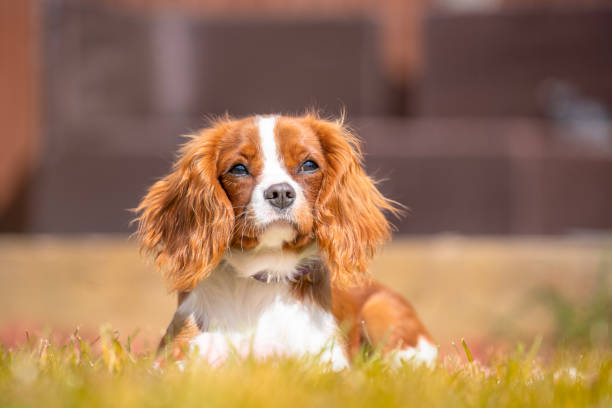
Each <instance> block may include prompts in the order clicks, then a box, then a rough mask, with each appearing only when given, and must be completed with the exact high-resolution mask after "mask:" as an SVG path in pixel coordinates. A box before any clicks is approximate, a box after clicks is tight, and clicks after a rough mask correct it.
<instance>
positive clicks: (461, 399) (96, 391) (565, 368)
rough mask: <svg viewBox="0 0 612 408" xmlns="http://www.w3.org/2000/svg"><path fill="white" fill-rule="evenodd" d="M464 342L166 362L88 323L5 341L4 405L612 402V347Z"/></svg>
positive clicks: (0, 386) (1, 356)
mask: <svg viewBox="0 0 612 408" xmlns="http://www.w3.org/2000/svg"><path fill="white" fill-rule="evenodd" d="M462 346H463V347H462V348H461V349H460V348H457V350H458V353H459V352H461V355H459V354H456V355H451V356H447V357H446V358H444V359H443V360H442V361H441V362H440V363H439V364H438V366H437V367H434V368H427V367H423V366H422V367H413V366H410V365H406V366H403V367H401V368H399V369H390V368H389V366H388V365H387V364H385V361H384V360H383V359H381V358H380V357H376V356H375V357H372V358H370V359H368V360H360V361H357V362H356V363H355V365H354V366H353V367H352V368H351V369H348V370H344V371H342V372H338V373H335V372H331V371H329V370H327V369H326V368H325V367H321V366H320V365H318V364H316V363H314V362H313V361H312V360H311V359H289V358H275V359H270V360H268V361H265V362H256V361H254V360H248V361H236V360H232V361H229V362H228V363H226V364H225V365H224V366H222V367H220V368H217V369H213V368H210V367H208V366H206V365H205V364H203V363H198V362H196V361H195V360H190V362H188V363H187V364H186V365H185V367H184V368H183V369H179V368H178V367H177V365H176V364H174V363H172V362H170V363H168V364H166V365H164V367H163V368H161V369H156V368H153V367H154V364H153V363H154V355H153V354H151V353H145V354H140V355H135V354H133V353H131V352H130V348H131V345H130V344H129V341H128V342H126V343H123V344H122V343H121V342H120V341H119V340H118V338H117V335H116V333H113V332H112V331H110V330H109V329H104V330H102V332H101V335H100V338H99V339H98V340H97V341H95V342H94V343H93V344H92V343H88V342H85V341H83V340H82V339H81V338H80V337H79V335H78V333H75V334H74V335H73V336H72V337H71V338H70V340H69V341H68V342H67V343H66V344H64V345H53V344H51V343H50V342H49V341H48V340H45V339H44V338H38V339H34V338H30V339H29V341H28V343H27V344H25V345H24V346H22V347H20V348H17V349H13V350H9V349H7V348H1V347H0V407H25V406H35V407H71V406H74V407H102V406H109V407H141V406H151V407H166V406H167V407H175V406H176V407H179V406H205V407H216V406H219V407H228V406H238V407H291V408H296V407H301V406H316V407H327V406H330V407H331V406H351V407H353V406H354V407H372V406H380V407H395V406H398V407H399V406H402V407H406V406H424V407H432V406H449V407H463V406H489V407H501V406H515V407H544V406H555V407H559V406H568V407H581V406H593V407H610V406H612V350H610V349H597V350H596V349H591V350H584V351H583V352H577V351H573V352H572V351H569V349H563V350H557V351H554V352H551V353H547V355H546V357H545V358H544V357H542V356H540V355H539V352H538V348H539V342H538V341H536V342H534V345H533V346H532V347H530V348H528V349H524V348H523V347H517V348H516V350H514V351H513V352H510V353H506V354H505V355H502V356H499V357H497V358H495V359H493V360H492V362H490V363H489V364H488V365H487V366H483V365H480V364H479V363H478V362H476V361H475V362H469V361H468V359H467V358H466V353H468V354H469V348H468V345H465V344H462ZM459 350H461V351H459ZM470 359H471V356H470Z"/></svg>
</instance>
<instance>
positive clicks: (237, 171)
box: [229, 164, 249, 176]
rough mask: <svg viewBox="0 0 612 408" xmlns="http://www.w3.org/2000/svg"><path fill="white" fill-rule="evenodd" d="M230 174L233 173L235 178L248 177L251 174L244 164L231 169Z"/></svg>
mask: <svg viewBox="0 0 612 408" xmlns="http://www.w3.org/2000/svg"><path fill="white" fill-rule="evenodd" d="M229 172H230V173H232V174H233V175H234V176H246V175H247V174H249V170H247V168H246V166H245V165H244V164H236V165H235V166H234V167H232V168H231V169H230V171H229Z"/></svg>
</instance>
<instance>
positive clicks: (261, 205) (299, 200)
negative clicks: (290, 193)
mask: <svg viewBox="0 0 612 408" xmlns="http://www.w3.org/2000/svg"><path fill="white" fill-rule="evenodd" d="M256 121H257V127H258V129H259V138H260V143H261V152H262V155H263V171H262V173H261V175H260V176H259V180H258V182H257V185H256V186H255V188H254V189H253V193H252V196H251V202H250V203H249V204H250V207H251V209H252V210H253V213H254V215H255V219H256V220H257V222H258V223H259V224H260V226H266V225H268V224H270V223H272V222H274V221H281V220H285V221H293V214H294V212H295V209H296V208H299V207H300V205H302V204H303V202H304V201H305V198H304V192H303V191H302V188H301V187H300V185H299V184H298V183H296V182H295V181H294V180H293V179H292V178H291V176H290V175H289V173H288V172H287V170H286V168H285V164H284V163H283V160H282V158H281V157H280V154H279V151H278V146H277V145H276V137H275V135H274V127H275V126H276V117H275V116H257V118H256ZM278 183H287V184H289V185H290V186H291V187H293V189H294V190H295V201H294V202H293V205H292V206H291V207H289V208H287V209H284V210H279V209H277V208H274V207H272V206H271V205H270V203H268V201H267V200H266V199H265V198H264V195H263V194H264V191H266V189H267V188H268V187H270V186H272V185H274V184H278Z"/></svg>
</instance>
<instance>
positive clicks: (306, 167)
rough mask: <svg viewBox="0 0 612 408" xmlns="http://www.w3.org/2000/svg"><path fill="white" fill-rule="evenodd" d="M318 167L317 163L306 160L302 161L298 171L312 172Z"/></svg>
mask: <svg viewBox="0 0 612 408" xmlns="http://www.w3.org/2000/svg"><path fill="white" fill-rule="evenodd" d="M318 168H319V165H318V164H317V163H315V162H313V161H312V160H306V161H305V162H304V163H302V164H300V168H299V171H300V173H312V172H313V171H316V170H317V169H318Z"/></svg>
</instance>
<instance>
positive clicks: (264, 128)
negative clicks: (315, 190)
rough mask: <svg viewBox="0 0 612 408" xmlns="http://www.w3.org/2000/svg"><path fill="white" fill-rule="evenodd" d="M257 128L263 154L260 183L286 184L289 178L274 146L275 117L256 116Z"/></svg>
mask: <svg viewBox="0 0 612 408" xmlns="http://www.w3.org/2000/svg"><path fill="white" fill-rule="evenodd" d="M257 126H258V128H259V138H260V140H261V151H262V154H263V174H262V176H263V180H262V182H264V181H269V182H271V184H275V182H274V180H278V181H276V182H278V183H282V182H287V181H288V180H289V179H290V177H289V174H287V171H286V170H285V166H284V165H283V163H282V160H281V158H280V154H279V151H278V148H277V146H276V137H275V135H274V127H275V126H276V117H275V116H258V117H257ZM271 184H270V185H271Z"/></svg>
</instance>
